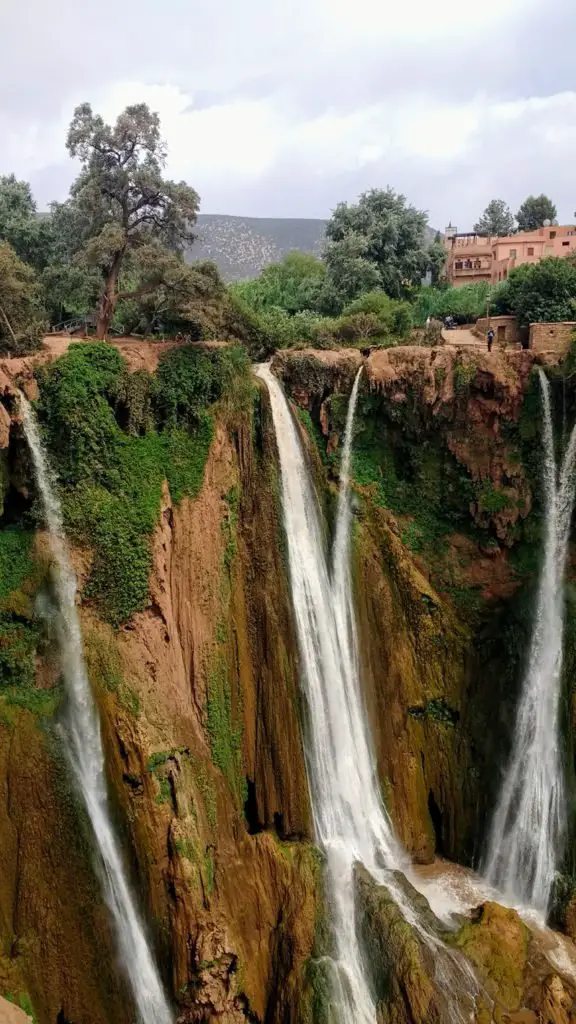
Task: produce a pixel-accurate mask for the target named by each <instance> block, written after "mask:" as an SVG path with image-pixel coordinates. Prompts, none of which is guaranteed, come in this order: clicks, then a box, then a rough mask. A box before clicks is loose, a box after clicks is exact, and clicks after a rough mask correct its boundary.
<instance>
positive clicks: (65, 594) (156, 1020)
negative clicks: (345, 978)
mask: <svg viewBox="0 0 576 1024" xmlns="http://www.w3.org/2000/svg"><path fill="white" fill-rule="evenodd" d="M21 408H22V418H23V425H24V432H25V434H26V439H27V441H28V445H29V447H30V452H31V454H32V459H33V462H34V471H35V475H36V480H37V484H38V490H39V492H40V497H41V501H42V508H43V511H44V515H45V517H46V523H47V526H48V530H49V536H50V546H51V550H52V556H53V559H54V565H55V570H56V572H55V590H56V596H57V602H58V615H57V634H58V642H59V647H60V658H61V664H62V675H63V678H64V683H65V687H66V695H67V722H66V728H65V730H64V736H65V744H66V751H67V754H68V757H69V760H70V763H71V765H72V768H73V771H74V775H75V777H76V781H77V784H78V787H79V790H80V793H81V794H82V798H83V800H84V804H85V806H86V810H87V812H88V817H89V818H90V822H91V825H92V828H93V830H94V836H95V839H96V844H97V848H98V853H99V855H100V858H99V860H100V868H101V871H100V874H101V876H102V883H103V887H104V895H105V898H106V902H107V904H108V907H109V909H110V911H111V914H112V917H113V919H114V924H115V927H116V933H117V937H118V944H119V948H120V955H121V958H122V964H123V966H124V968H125V970H126V973H127V975H128V977H129V979H130V984H131V986H132V991H133V995H134V1003H135V1005H136V1008H137V1010H138V1014H139V1017H140V1021H141V1024H171V1022H172V1020H173V1017H172V1014H171V1012H170V1009H169V1007H168V1003H167V1001H166V997H165V995H164V992H163V990H162V985H161V982H160V978H159V976H158V972H157V969H156V966H155V964H154V961H153V958H152V954H151V952H150V948H149V946H148V943H147V941H146V937H145V934H144V929H143V926H142V922H141V921H140V919H139V916H138V913H137V911H136V908H135V905H134V901H133V899H132V895H131V893H130V889H129V886H128V882H127V878H126V874H125V871H124V867H123V864H122V856H121V853H120V848H119V845H118V842H117V839H116V836H115V834H114V831H113V828H112V823H111V820H110V810H109V806H108V796H107V791H106V779H105V775H104V750H103V747H102V740H101V737H100V720H99V717H98V712H97V709H96V705H95V703H94V700H93V697H92V692H91V689H90V683H89V681H88V676H87V673H86V665H85V663H84V654H83V650H82V632H81V629H80V622H79V619H78V613H77V610H76V577H75V575H74V572H73V570H72V567H71V566H70V562H69V559H68V551H67V546H66V538H65V533H64V524H63V521H62V512H61V509H60V504H59V501H58V498H57V496H56V490H55V487H54V483H53V480H52V478H51V472H50V469H49V466H48V463H47V460H46V455H45V453H44V450H43V447H42V443H41V440H40V434H39V431H38V424H37V422H36V418H35V416H34V413H33V412H32V409H31V407H30V405H29V403H28V402H27V401H26V399H25V398H24V396H21Z"/></svg>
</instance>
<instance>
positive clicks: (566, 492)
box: [484, 370, 576, 914]
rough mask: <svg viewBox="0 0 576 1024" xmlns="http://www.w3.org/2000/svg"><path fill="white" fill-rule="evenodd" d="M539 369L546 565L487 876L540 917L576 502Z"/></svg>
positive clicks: (552, 811)
mask: <svg viewBox="0 0 576 1024" xmlns="http://www.w3.org/2000/svg"><path fill="white" fill-rule="evenodd" d="M538 373H539V376H540V385H541V388H542V404H543V410H544V438H543V443H544V499H545V502H546V533H545V542H544V562H543V565H542V570H541V576H540V583H539V591H538V600H537V605H536V613H535V621H534V627H533V633H532V643H531V647H530V654H529V662H528V668H527V671H526V676H525V679H524V685H523V689H522V694H521V697H520V703H519V706H518V711H517V718H516V728H515V734H514V743H513V747H512V755H511V758H510V763H509V765H508V770H507V773H506V777H505V779H504V783H503V786H502V790H501V793H500V799H499V802H498V806H497V808H496V812H495V815H494V820H493V822H492V828H491V832H490V837H489V844H488V855H487V858H486V863H485V865H484V874H485V876H486V879H487V881H488V882H489V883H490V884H491V885H494V886H495V887H496V888H498V889H499V890H500V891H501V892H502V893H503V894H504V895H505V897H507V898H508V899H510V900H511V901H512V902H514V903H516V904H518V905H525V906H529V907H531V908H533V909H534V910H536V911H538V912H539V913H542V914H545V913H546V911H547V909H548V903H549V899H550V893H551V889H552V883H553V880H554V873H555V870H556V867H557V861H558V856H559V851H560V848H561V843H562V834H563V817H564V814H563V810H564V806H563V805H564V800H563V793H564V779H563V771H562V762H561V757H560V751H559V710H560V693H561V686H562V634H563V594H562V583H563V578H564V571H565V564H566V555H567V549H568V538H569V534H570V522H571V518H572V509H573V505H574V486H575V485H574V466H575V461H576V427H574V429H573V431H572V434H571V436H570V440H569V442H568V446H567V448H566V451H565V454H564V457H563V459H562V463H561V466H560V471H559V472H558V471H557V466H556V458H555V455H554V435H553V430H552V413H551V407H550V386H549V384H548V381H547V379H546V376H545V374H544V373H543V371H542V370H539V371H538Z"/></svg>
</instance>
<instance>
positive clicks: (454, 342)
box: [442, 327, 486, 349]
mask: <svg viewBox="0 0 576 1024" xmlns="http://www.w3.org/2000/svg"><path fill="white" fill-rule="evenodd" d="M442 337H443V339H444V342H445V343H446V345H451V346H452V347H453V348H476V349H477V348H486V344H485V342H484V341H483V340H482V339H481V338H479V337H478V336H477V335H476V334H473V333H472V331H471V330H469V328H467V327H464V328H457V329H456V330H455V331H446V330H443V331H442Z"/></svg>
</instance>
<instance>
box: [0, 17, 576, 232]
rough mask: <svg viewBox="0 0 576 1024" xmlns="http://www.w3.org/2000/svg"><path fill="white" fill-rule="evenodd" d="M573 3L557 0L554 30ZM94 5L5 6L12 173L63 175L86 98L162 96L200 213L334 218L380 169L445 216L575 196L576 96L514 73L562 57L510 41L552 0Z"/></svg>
mask: <svg viewBox="0 0 576 1024" xmlns="http://www.w3.org/2000/svg"><path fill="white" fill-rule="evenodd" d="M565 2H566V0H548V4H547V8H546V12H545V13H546V25H547V26H548V28H549V29H550V31H552V30H553V27H554V24H555V21H554V17H555V16H558V17H559V16H560V15H559V12H560V13H561V11H563V10H564V7H563V5H564V3H565ZM84 7H85V5H78V4H76V3H73V0H58V4H57V5H56V8H57V9H56V11H52V12H51V13H50V15H49V14H48V11H47V8H46V7H45V5H43V4H40V0H21V2H20V3H19V4H18V5H17V7H14V6H13V5H12V7H7V8H6V12H7V13H6V12H5V11H3V12H2V13H1V14H0V38H2V42H3V44H4V45H3V47H2V49H3V51H4V50H5V54H3V56H4V57H5V59H4V60H3V61H0V95H2V94H3V96H4V100H3V109H2V108H0V133H1V136H2V147H1V149H0V173H6V172H8V171H11V170H14V171H15V172H16V173H17V174H19V175H20V176H22V177H30V178H31V180H32V182H33V185H34V186H35V187H36V188H37V189H38V194H39V197H40V199H41V201H42V202H46V201H47V200H48V199H50V198H53V197H54V198H62V197H63V195H64V194H65V193H66V190H67V185H68V183H69V181H70V179H71V177H72V176H73V174H74V165H73V163H72V161H70V160H69V159H68V157H67V154H66V150H65V144H64V142H65V135H66V128H67V124H68V122H69V120H70V117H71V114H72V110H73V108H74V106H75V105H76V104H77V103H78V102H81V101H83V100H85V99H89V100H90V101H91V102H92V105H93V107H94V109H95V110H98V111H99V112H101V113H102V114H103V115H104V116H105V117H106V118H107V119H113V118H114V117H115V116H116V115H117V114H118V113H119V111H120V110H121V109H122V108H123V107H124V106H126V104H128V103H132V102H137V101H142V100H144V101H145V102H147V103H149V104H150V106H151V107H152V108H153V109H155V110H158V112H159V113H160V116H161V120H162V130H163V134H164V136H165V137H166V139H167V141H168V144H169V165H168V171H169V173H170V174H171V175H172V176H173V177H176V178H185V179H186V180H188V181H189V182H190V183H191V184H193V185H194V186H195V187H196V188H197V189H198V191H199V192H200V194H201V196H202V200H203V209H204V210H205V211H207V212H208V211H214V212H231V213H242V212H246V213H248V212H251V213H255V212H257V213H261V214H263V215H266V214H269V215H273V214H277V215H278V214H286V215H297V214H298V213H300V214H301V215H304V216H306V215H317V216H322V215H325V214H326V213H327V212H328V211H329V209H330V208H331V207H332V206H333V205H334V204H335V202H336V201H337V200H338V199H341V198H344V199H353V198H354V197H355V195H357V193H358V192H359V191H361V190H362V189H364V188H367V187H370V186H372V185H374V186H380V185H386V184H388V183H389V184H391V185H393V186H394V187H396V188H398V189H400V190H402V191H404V192H406V193H407V194H408V196H409V198H410V199H411V200H412V201H414V202H416V203H417V204H418V205H420V206H423V207H427V208H429V209H430V210H431V214H432V217H433V220H434V222H435V223H439V224H441V223H443V222H444V221H445V220H447V219H448V218H449V217H458V219H459V220H460V222H461V223H464V222H465V221H467V220H470V221H471V220H472V219H475V217H476V216H477V214H478V212H479V209H481V208H482V205H485V202H487V201H488V200H489V199H490V198H492V197H493V196H494V195H502V196H503V197H504V198H508V199H509V201H510V202H511V203H512V205H514V203H515V202H516V198H517V197H518V198H519V199H521V198H522V193H524V194H525V192H526V190H534V189H536V190H538V191H540V190H542V189H545V190H548V191H550V192H551V193H552V194H553V195H554V196H555V197H556V198H557V202H558V205H559V206H560V207H561V208H563V207H567V208H568V210H570V211H571V210H572V208H573V206H574V205H576V197H574V196H573V195H572V185H571V175H569V173H568V170H569V169H570V170H571V168H572V167H573V166H574V161H575V158H576V117H575V116H574V115H575V114H576V95H575V93H574V92H571V91H568V92H567V91H565V89H563V88H562V89H551V88H545V87H544V85H543V84H542V81H541V80H540V79H539V80H538V81H536V80H535V82H534V85H532V83H531V82H527V84H525V85H521V84H519V82H520V80H521V79H522V81H524V79H523V78H522V76H524V75H526V73H527V69H528V70H531V71H532V73H533V74H534V75H536V77H538V75H540V74H541V72H542V69H543V68H544V69H545V70H547V73H548V72H550V73H552V70H553V69H554V66H555V65H557V66H560V65H561V63H562V62H561V61H560V59H559V58H558V60H557V61H555V62H554V66H553V65H552V64H549V63H547V64H545V65H544V64H543V63H542V61H541V59H540V57H541V54H540V40H539V38H538V37H537V36H536V35H535V36H534V43H533V46H534V50H533V53H534V54H536V55H537V56H538V60H537V61H536V62H534V60H531V57H530V51H529V50H528V51H527V50H526V47H525V48H524V50H523V52H522V54H521V56H520V57H518V59H517V61H516V63H515V57H514V54H513V47H512V45H511V44H512V42H517V41H518V39H519V37H520V34H521V33H522V32H523V31H524V30H525V28H526V26H529V25H530V24H532V21H533V20H534V19H535V18H536V21H535V22H534V24H540V22H538V18H539V17H540V15H541V11H542V8H541V0H484V2H483V3H482V4H481V5H467V6H465V7H462V4H461V0H436V2H435V3H431V2H430V0H402V2H401V3H382V0H354V2H350V0H247V2H245V3H244V4H242V5H238V4H237V3H235V2H234V0H213V3H212V4H207V3H201V4H190V3H189V2H188V0H165V2H164V6H163V8H162V10H161V12H160V16H159V15H158V10H157V5H156V4H153V5H152V4H150V2H149V0H138V4H136V0H123V2H122V3H121V4H119V5H118V4H117V2H116V0H101V4H100V6H99V8H98V9H92V7H91V5H88V8H87V9H86V10H85V9H84ZM555 12H556V15H555ZM110 24H113V25H114V31H110ZM558 24H560V21H558ZM24 27H26V32H27V46H28V58H29V59H28V60H27V61H26V69H25V74H24V70H23V69H22V67H21V63H19V58H18V60H17V59H16V42H17V40H18V38H21V34H22V32H23V30H24ZM47 41H48V43H49V45H47ZM12 43H13V44H14V45H12ZM88 50H89V52H90V54H91V59H86V60H83V59H81V58H80V59H78V60H75V61H73V62H71V59H70V54H71V53H73V54H78V53H80V54H81V53H84V52H86V53H88ZM127 67H128V68H129V69H130V72H129V76H128V75H126V73H123V69H125V68H127ZM34 75H37V76H38V80H37V81H36V82H35V80H34ZM18 76H20V79H19V77H18ZM502 76H504V77H502ZM506 76H507V77H506ZM3 80H4V81H5V83H6V87H5V88H4V90H3V91H2V84H3ZM19 81H20V83H21V87H20V88H18V87H17V86H18V82H19ZM499 82H500V83H501V84H500V87H499V86H498V83H499ZM8 85H13V86H15V92H14V93H13V96H15V99H14V100H13V106H12V107H9V106H8V105H7V97H8V95H9V92H8ZM478 90H483V91H478ZM499 90H500V91H499ZM195 97H196V98H197V99H198V101H199V102H198V104H197V107H195V106H194V100H195ZM200 101H201V102H200ZM45 111H48V112H47V113H46V114H45ZM569 178H570V180H569ZM57 193H59V194H57Z"/></svg>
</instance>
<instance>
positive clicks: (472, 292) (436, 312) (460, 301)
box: [413, 283, 490, 327]
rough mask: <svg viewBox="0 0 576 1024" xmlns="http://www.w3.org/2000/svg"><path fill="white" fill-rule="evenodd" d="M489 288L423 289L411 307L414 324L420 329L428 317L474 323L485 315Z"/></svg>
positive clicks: (473, 285)
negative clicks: (452, 318)
mask: <svg viewBox="0 0 576 1024" xmlns="http://www.w3.org/2000/svg"><path fill="white" fill-rule="evenodd" d="M489 294H490V287H489V285H488V284H484V283H482V284H467V285H464V286H463V287H462V288H445V289H440V288H423V289H422V291H421V292H420V294H419V295H418V297H417V299H416V302H415V303H414V307H413V315H414V323H415V324H417V325H418V326H420V327H422V326H423V325H424V324H425V323H426V320H427V319H428V317H429V316H430V317H433V318H435V319H437V320H444V318H445V317H447V316H452V317H454V319H455V320H456V322H457V323H459V324H466V323H475V321H476V320H478V318H479V317H481V316H484V315H485V314H486V307H487V303H488V296H489Z"/></svg>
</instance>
